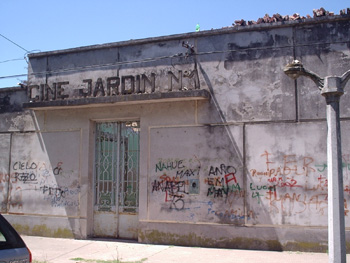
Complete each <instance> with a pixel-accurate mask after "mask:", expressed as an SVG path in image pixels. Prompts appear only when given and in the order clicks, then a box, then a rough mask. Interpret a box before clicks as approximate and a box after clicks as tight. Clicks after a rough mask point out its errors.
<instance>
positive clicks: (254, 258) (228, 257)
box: [23, 236, 350, 263]
mask: <svg viewBox="0 0 350 263" xmlns="http://www.w3.org/2000/svg"><path fill="white" fill-rule="evenodd" d="M23 239H24V241H25V242H26V244H27V246H28V247H29V249H30V250H31V252H32V255H33V263H76V262H79V263H84V262H90V263H93V262H94V261H93V260H101V261H99V263H100V262H102V263H117V262H118V261H117V260H120V262H123V263H124V262H137V263H141V262H144V263H167V262H177V263H179V262H181V263H189V262H191V263H195V262H201V263H209V262H210V263H214V262H220V263H221V262H222V263H226V262H227V263H228V262H230V263H231V262H235V263H241V262H246V263H248V262H249V263H255V262H259V263H265V262H266V263H274V262H276V263H277V262H278V263H281V262H283V263H310V262H312V263H327V262H328V255H327V254H324V253H304V252H303V253H302V252H270V251H255V250H234V249H216V248H198V247H178V246H168V245H147V244H140V243H135V242H124V241H120V240H118V241H115V240H112V241H100V240H74V239H62V238H45V237H33V236H23ZM113 260H115V261H113ZM103 261H104V262H103ZM347 262H350V254H349V255H347Z"/></svg>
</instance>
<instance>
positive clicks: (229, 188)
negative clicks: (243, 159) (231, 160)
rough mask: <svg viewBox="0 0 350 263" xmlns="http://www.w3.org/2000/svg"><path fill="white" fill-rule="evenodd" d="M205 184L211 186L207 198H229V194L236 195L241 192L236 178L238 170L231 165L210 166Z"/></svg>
mask: <svg viewBox="0 0 350 263" xmlns="http://www.w3.org/2000/svg"><path fill="white" fill-rule="evenodd" d="M205 183H206V184H208V186H209V187H208V192H207V196H211V197H213V198H220V197H226V198H227V197H228V195H229V194H231V193H233V194H236V193H237V192H238V193H239V192H240V191H241V187H240V185H239V183H238V182H237V178H236V168H235V167H233V166H231V165H225V164H221V165H220V166H218V167H214V166H210V169H209V173H208V178H206V179H205Z"/></svg>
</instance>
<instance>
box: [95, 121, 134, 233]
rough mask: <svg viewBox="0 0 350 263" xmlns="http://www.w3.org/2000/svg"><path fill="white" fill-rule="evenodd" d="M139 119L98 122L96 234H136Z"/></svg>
mask: <svg viewBox="0 0 350 263" xmlns="http://www.w3.org/2000/svg"><path fill="white" fill-rule="evenodd" d="M139 135H140V123H139V122H137V121H130V122H103V123H96V142H95V147H96V148H95V149H96V150H95V181H94V193H95V198H94V201H95V204H94V235H95V236H101V237H115V238H132V239H136V238H137V231H138V227H137V226H138V204H139V203H138V200H139V161H140V143H139V141H140V140H139V138H140V136H139Z"/></svg>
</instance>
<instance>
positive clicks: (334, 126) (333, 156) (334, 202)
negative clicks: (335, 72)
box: [284, 60, 350, 263]
mask: <svg viewBox="0 0 350 263" xmlns="http://www.w3.org/2000/svg"><path fill="white" fill-rule="evenodd" d="M284 72H285V73H286V74H287V75H288V76H289V77H291V78H293V79H297V78H298V77H300V76H305V77H308V78H310V79H312V80H313V81H314V82H315V84H316V85H317V86H318V88H319V89H320V90H321V94H322V96H324V97H325V98H326V103H327V127H328V131H327V133H328V135H327V170H328V253H329V263H345V262H346V245H345V214H344V188H343V167H342V153H341V136H340V113H339V101H340V97H341V96H342V95H343V94H344V87H345V85H346V83H347V82H348V81H349V80H350V70H348V71H347V72H345V73H344V74H343V75H342V76H341V77H336V76H328V77H325V78H321V77H320V76H318V75H317V74H315V73H313V72H311V71H308V70H306V69H305V68H304V66H303V65H302V63H301V62H300V61H298V60H294V61H293V62H292V63H290V64H288V65H287V66H286V67H285V68H284Z"/></svg>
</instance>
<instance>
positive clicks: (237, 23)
mask: <svg viewBox="0 0 350 263" xmlns="http://www.w3.org/2000/svg"><path fill="white" fill-rule="evenodd" d="M339 15H342V16H343V15H350V8H347V9H342V10H340V13H339ZM322 16H334V12H329V11H326V10H325V9H324V8H323V7H321V8H320V9H314V10H313V18H316V17H322ZM311 18H312V17H311V16H310V15H306V16H300V15H299V14H298V13H295V14H293V15H290V16H289V15H286V16H281V15H280V14H274V15H273V16H269V15H268V14H266V15H265V16H264V17H262V18H259V19H258V20H257V21H245V20H243V19H241V20H236V21H235V23H234V24H232V26H234V27H236V26H250V25H256V24H263V23H274V22H283V21H294V20H303V19H311Z"/></svg>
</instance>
